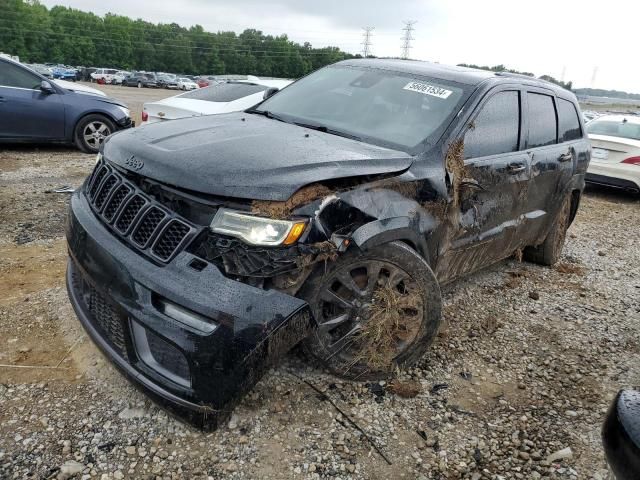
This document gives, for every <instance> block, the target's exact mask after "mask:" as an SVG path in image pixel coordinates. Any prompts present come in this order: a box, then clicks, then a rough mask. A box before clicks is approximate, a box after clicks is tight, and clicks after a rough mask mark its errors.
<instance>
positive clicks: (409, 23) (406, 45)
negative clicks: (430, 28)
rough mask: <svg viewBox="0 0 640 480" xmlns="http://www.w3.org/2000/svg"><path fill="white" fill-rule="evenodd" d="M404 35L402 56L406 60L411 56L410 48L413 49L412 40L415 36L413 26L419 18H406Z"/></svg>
mask: <svg viewBox="0 0 640 480" xmlns="http://www.w3.org/2000/svg"><path fill="white" fill-rule="evenodd" d="M403 23H404V28H403V29H402V30H404V37H402V58H404V59H405V60H406V59H407V58H409V50H410V49H411V40H414V38H413V37H412V36H411V32H413V30H414V29H413V26H414V25H415V24H416V23H418V22H417V20H405V21H404V22H403Z"/></svg>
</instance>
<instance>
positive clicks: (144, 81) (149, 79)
mask: <svg viewBox="0 0 640 480" xmlns="http://www.w3.org/2000/svg"><path fill="white" fill-rule="evenodd" d="M122 85H124V86H127V87H138V88H157V87H158V79H157V78H156V76H155V74H153V73H142V72H134V73H132V74H131V75H129V76H128V77H125V78H124V80H123V81H122Z"/></svg>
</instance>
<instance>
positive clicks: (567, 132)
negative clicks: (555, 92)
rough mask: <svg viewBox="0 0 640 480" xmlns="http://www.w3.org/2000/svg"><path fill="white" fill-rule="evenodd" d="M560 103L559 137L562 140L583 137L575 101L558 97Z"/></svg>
mask: <svg viewBox="0 0 640 480" xmlns="http://www.w3.org/2000/svg"><path fill="white" fill-rule="evenodd" d="M556 102H557V105H558V137H559V141H561V142H569V141H571V140H577V139H579V138H582V131H581V130H580V120H579V119H578V112H577V110H576V107H575V106H574V105H573V103H571V102H569V101H568V100H563V99H562V98H558V99H556Z"/></svg>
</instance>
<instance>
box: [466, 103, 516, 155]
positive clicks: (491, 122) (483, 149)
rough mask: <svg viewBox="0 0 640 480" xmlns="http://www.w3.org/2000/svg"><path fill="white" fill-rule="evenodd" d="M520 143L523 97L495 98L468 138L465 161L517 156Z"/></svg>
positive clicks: (476, 119) (484, 108) (482, 113)
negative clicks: (521, 98) (493, 156)
mask: <svg viewBox="0 0 640 480" xmlns="http://www.w3.org/2000/svg"><path fill="white" fill-rule="evenodd" d="M519 143H520V93H519V92H517V91H504V92H498V93H496V94H495V95H493V96H492V97H491V98H490V99H489V100H488V101H487V103H485V104H484V106H483V107H482V110H481V111H480V113H479V114H478V116H477V117H476V118H475V120H474V121H473V122H472V125H471V126H470V127H469V129H468V130H467V132H466V133H465V136H464V156H465V158H477V157H486V156H488V155H497V154H500V153H508V152H515V151H517V150H518V144H519Z"/></svg>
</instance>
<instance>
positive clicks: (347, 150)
mask: <svg viewBox="0 0 640 480" xmlns="http://www.w3.org/2000/svg"><path fill="white" fill-rule="evenodd" d="M104 156H105V158H106V159H107V160H109V161H111V162H114V163H115V164H117V165H119V166H120V167H122V168H125V169H129V170H130V169H131V167H129V166H128V165H127V164H129V165H134V166H136V167H138V170H135V172H136V173H139V174H141V175H144V176H146V177H149V178H152V179H155V180H157V181H160V182H163V183H166V184H168V185H173V186H176V187H180V188H184V189H188V190H193V191H196V192H201V193H206V194H211V195H220V196H227V197H237V198H247V199H252V200H276V201H283V200H287V199H288V198H289V197H291V195H293V194H294V193H295V192H296V191H297V190H299V189H300V188H302V187H303V186H305V185H308V184H311V183H315V182H321V181H325V180H331V179H336V178H346V177H356V176H364V175H379V174H390V173H396V172H397V173H400V172H402V171H404V170H406V169H408V168H409V166H410V165H411V163H412V162H413V158H412V157H411V156H409V155H408V154H407V153H406V152H401V151H397V150H391V149H388V148H384V147H378V146H375V145H371V144H368V143H363V142H358V141H355V140H351V139H348V138H343V137H338V136H336V135H330V134H327V133H322V132H318V131H314V130H310V129H307V128H303V127H299V126H297V125H291V124H288V123H283V122H279V121H277V120H272V119H268V118H265V117H262V116H259V115H252V114H247V113H244V112H240V113H230V114H224V115H211V116H203V117H192V118H186V119H182V120H174V121H171V122H161V123H154V124H151V125H145V126H142V127H139V128H135V129H131V130H125V131H123V132H121V133H119V134H118V135H114V136H113V137H111V138H110V139H109V141H107V142H106V143H105V144H104ZM132 156H134V157H135V158H136V160H137V161H136V162H132V161H130V159H131V157H132Z"/></svg>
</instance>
